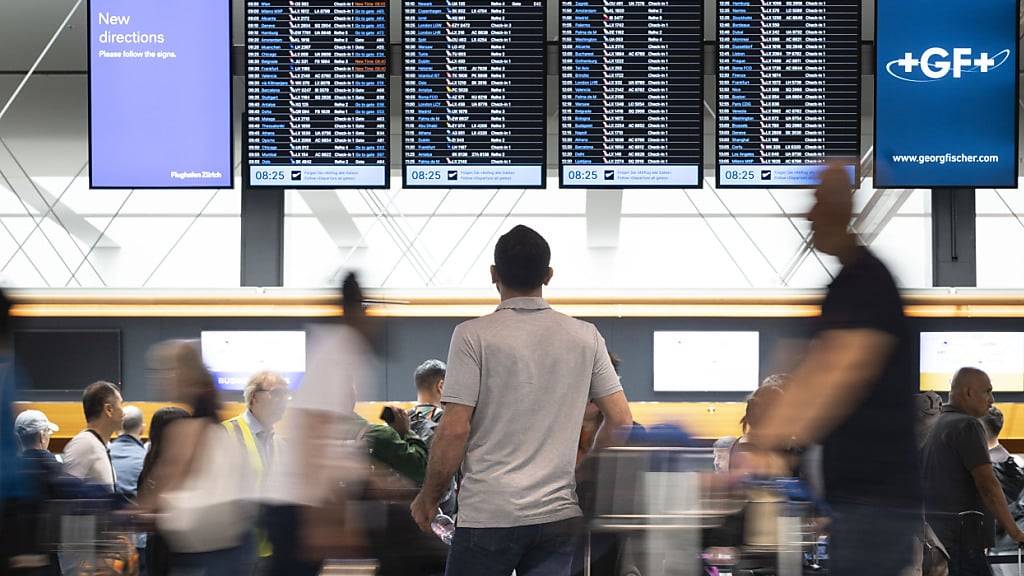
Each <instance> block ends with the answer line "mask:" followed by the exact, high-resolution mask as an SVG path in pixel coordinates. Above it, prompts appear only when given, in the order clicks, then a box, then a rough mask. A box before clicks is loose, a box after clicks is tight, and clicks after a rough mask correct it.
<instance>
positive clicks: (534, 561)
mask: <svg viewBox="0 0 1024 576" xmlns="http://www.w3.org/2000/svg"><path fill="white" fill-rule="evenodd" d="M582 530H583V520H582V519H581V518H572V519H569V520H561V521H559V522H551V523H548V524H534V525H532V526H516V527H513V528H456V529H455V539H454V540H453V541H452V547H451V551H450V552H449V553H448V566H447V569H446V570H445V576H509V575H510V574H512V571H513V570H515V571H516V575H517V576H569V574H570V571H571V569H572V557H573V552H574V551H575V549H576V542H577V541H578V539H579V537H580V534H581V533H582Z"/></svg>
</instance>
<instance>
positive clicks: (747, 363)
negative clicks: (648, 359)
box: [654, 331, 761, 392]
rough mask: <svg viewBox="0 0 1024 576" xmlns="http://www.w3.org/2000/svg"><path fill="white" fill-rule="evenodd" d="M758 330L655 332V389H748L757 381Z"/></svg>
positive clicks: (744, 390) (723, 390)
mask: <svg viewBox="0 0 1024 576" xmlns="http://www.w3.org/2000/svg"><path fill="white" fill-rule="evenodd" d="M760 362H761V356H760V335H759V333H758V332H711V331H694V332H675V331H673V332H655V333H654V391H655V392H751V391H753V390H756V389H757V386H758V384H759V383H760V380H759V378H758V377H759V376H760Z"/></svg>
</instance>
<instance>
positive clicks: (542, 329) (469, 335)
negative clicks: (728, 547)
mask: <svg viewBox="0 0 1024 576" xmlns="http://www.w3.org/2000/svg"><path fill="white" fill-rule="evenodd" d="M550 261H551V251H550V248H549V247H548V244H547V242H546V241H545V240H544V238H542V237H541V236H540V235H539V234H537V232H535V231H533V230H531V229H529V228H527V227H525V226H516V227H515V228H513V229H512V230H511V231H510V232H508V233H507V234H505V235H504V236H502V237H501V238H500V239H499V240H498V243H497V245H496V246H495V248H494V265H493V266H492V267H491V280H492V281H493V282H494V284H495V285H496V286H497V288H498V292H499V294H500V295H501V305H500V306H499V307H498V309H497V310H496V311H495V312H494V313H493V314H490V315H488V316H484V317H482V318H478V319H475V320H470V321H468V322H464V323H462V324H460V325H459V326H458V327H457V328H456V329H455V333H454V334H453V335H452V343H451V348H450V350H449V356H448V372H447V376H446V378H445V386H444V392H443V395H442V398H441V401H442V402H444V403H445V415H444V418H443V419H442V420H441V424H440V425H439V426H438V428H437V432H436V433H435V435H434V440H433V444H432V446H431V450H430V462H429V465H428V467H427V477H426V480H425V482H424V484H423V489H422V490H421V491H420V494H419V496H417V498H416V500H415V501H414V502H413V504H412V513H413V517H414V518H415V519H416V522H417V524H419V526H420V528H422V529H423V530H424V531H429V530H430V522H431V520H432V519H433V518H434V517H435V516H436V515H437V504H438V501H439V500H440V498H441V497H442V496H443V495H444V493H445V490H446V489H447V488H448V483H449V481H450V480H451V478H452V475H453V474H454V473H455V472H456V471H457V470H458V469H459V467H460V466H461V467H462V472H463V480H462V485H461V488H460V491H459V496H458V505H459V518H458V527H457V529H456V531H455V538H454V541H453V542H452V548H451V551H450V553H449V555H448V567H447V572H446V574H447V575H448V576H462V575H465V576H492V575H493V576H508V575H509V574H511V573H512V571H513V570H515V571H516V573H517V574H518V576H549V575H550V576H561V575H568V574H569V570H570V565H571V561H572V555H573V550H574V548H575V545H576V539H577V537H578V534H579V532H580V529H581V528H582V521H581V519H580V517H581V515H582V514H581V512H580V508H579V505H578V504H577V502H576V492H575V485H576V482H575V463H576V449H577V444H578V442H579V435H580V427H581V426H582V423H583V413H584V410H585V409H586V406H587V401H588V400H593V401H594V402H595V403H596V404H597V406H598V407H599V408H600V409H601V411H602V413H603V414H604V417H605V425H604V427H603V428H602V430H601V432H600V433H599V435H598V440H597V444H598V446H607V445H609V444H611V443H613V442H614V440H615V437H616V434H617V432H618V431H619V430H621V429H622V428H624V427H628V426H630V425H631V424H632V421H633V417H632V414H631V413H630V410H629V404H628V403H627V402H626V396H625V394H623V392H622V386H621V385H620V384H619V379H618V376H616V374H615V370H614V369H613V368H612V364H611V361H610V360H609V358H608V351H607V350H606V349H605V344H604V339H603V338H601V335H600V334H599V333H598V332H597V329H596V328H595V327H594V326H593V325H591V324H588V323H586V322H581V321H579V320H575V319H573V318H570V317H568V316H565V315H563V314H560V313H558V312H555V311H553V310H552V309H551V308H550V306H548V304H547V302H545V301H544V299H543V287H544V286H545V285H547V283H548V282H549V281H550V280H551V275H552V270H551V268H550V267H549V264H550Z"/></svg>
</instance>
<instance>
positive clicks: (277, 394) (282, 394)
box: [260, 388, 291, 400]
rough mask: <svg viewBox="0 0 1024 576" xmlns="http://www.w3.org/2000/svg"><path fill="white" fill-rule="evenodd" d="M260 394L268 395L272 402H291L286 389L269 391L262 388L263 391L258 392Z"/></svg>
mask: <svg viewBox="0 0 1024 576" xmlns="http://www.w3.org/2000/svg"><path fill="white" fill-rule="evenodd" d="M260 392H266V393H267V394H270V397H271V398H273V399H274V400H291V397H290V396H288V389H287V388H272V389H270V390H267V389H265V388H264V389H263V390H260Z"/></svg>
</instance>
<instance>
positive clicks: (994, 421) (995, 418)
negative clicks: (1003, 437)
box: [981, 406, 1003, 438]
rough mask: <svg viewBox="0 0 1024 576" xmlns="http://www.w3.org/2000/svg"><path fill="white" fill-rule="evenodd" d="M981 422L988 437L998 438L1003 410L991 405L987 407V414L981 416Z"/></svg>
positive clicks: (1001, 425) (1001, 427) (1001, 426)
mask: <svg viewBox="0 0 1024 576" xmlns="http://www.w3.org/2000/svg"><path fill="white" fill-rule="evenodd" d="M981 423H982V424H983V425H984V426H985V431H986V432H988V435H989V437H990V438H998V437H999V433H1000V432H1002V431H1003V412H1002V411H1001V410H1000V409H999V408H996V407H995V406H992V407H991V408H989V409H988V414H985V415H984V416H982V417H981Z"/></svg>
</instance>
